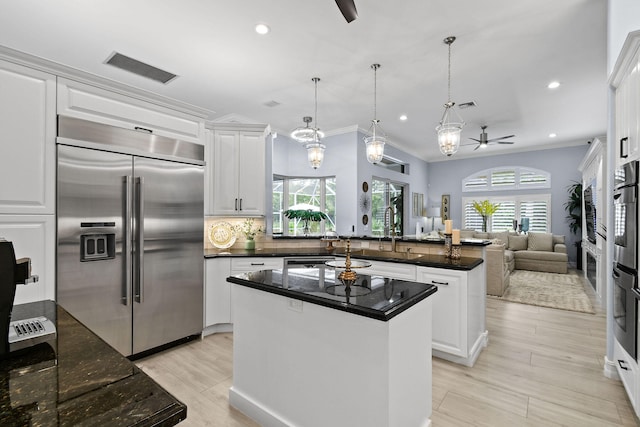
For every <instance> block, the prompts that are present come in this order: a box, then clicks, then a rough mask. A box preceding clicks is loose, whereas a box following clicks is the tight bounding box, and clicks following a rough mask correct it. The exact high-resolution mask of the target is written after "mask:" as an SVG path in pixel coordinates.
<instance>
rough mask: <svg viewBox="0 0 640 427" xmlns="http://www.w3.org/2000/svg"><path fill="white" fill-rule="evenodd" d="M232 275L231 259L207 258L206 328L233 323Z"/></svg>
mask: <svg viewBox="0 0 640 427" xmlns="http://www.w3.org/2000/svg"><path fill="white" fill-rule="evenodd" d="M230 275H231V260H230V259H229V258H207V259H206V260H205V307H204V327H205V328H206V327H207V326H212V325H216V324H221V323H231V284H230V283H229V282H227V277H229V276H230Z"/></svg>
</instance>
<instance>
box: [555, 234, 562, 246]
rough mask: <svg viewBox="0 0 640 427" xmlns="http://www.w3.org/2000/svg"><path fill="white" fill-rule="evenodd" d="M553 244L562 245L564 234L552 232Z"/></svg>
mask: <svg viewBox="0 0 640 427" xmlns="http://www.w3.org/2000/svg"><path fill="white" fill-rule="evenodd" d="M553 244H554V245H557V244H561V245H564V234H560V235H558V234H554V235H553Z"/></svg>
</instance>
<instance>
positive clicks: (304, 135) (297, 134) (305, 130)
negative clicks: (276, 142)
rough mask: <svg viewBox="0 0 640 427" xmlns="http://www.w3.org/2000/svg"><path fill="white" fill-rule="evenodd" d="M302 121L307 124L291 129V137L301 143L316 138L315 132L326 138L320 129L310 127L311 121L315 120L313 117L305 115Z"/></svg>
mask: <svg viewBox="0 0 640 427" xmlns="http://www.w3.org/2000/svg"><path fill="white" fill-rule="evenodd" d="M302 121H303V122H305V124H306V126H304V127H299V128H296V129H294V130H292V131H291V138H293V139H294V140H296V141H298V142H299V143H301V144H307V143H309V142H313V141H314V140H315V139H314V138H315V134H316V133H317V134H318V137H319V138H320V139H322V138H324V133H323V132H321V131H320V130H319V129H314V128H312V127H309V123H311V122H312V121H313V117H311V116H304V117H303V118H302Z"/></svg>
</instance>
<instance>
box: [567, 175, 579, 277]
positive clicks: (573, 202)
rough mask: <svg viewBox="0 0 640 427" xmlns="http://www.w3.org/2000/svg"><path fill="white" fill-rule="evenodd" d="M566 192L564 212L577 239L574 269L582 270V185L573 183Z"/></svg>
mask: <svg viewBox="0 0 640 427" xmlns="http://www.w3.org/2000/svg"><path fill="white" fill-rule="evenodd" d="M567 192H568V193H569V200H567V202H566V203H565V204H564V210H566V211H567V212H568V215H567V221H568V222H569V230H570V231H571V233H573V234H575V235H577V236H578V238H579V239H578V241H576V243H575V245H576V248H577V250H578V257H577V259H576V268H577V269H578V270H582V239H580V237H581V236H582V183H581V182H577V181H574V182H573V184H571V185H569V186H568V187H567Z"/></svg>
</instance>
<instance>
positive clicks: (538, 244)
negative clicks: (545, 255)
mask: <svg viewBox="0 0 640 427" xmlns="http://www.w3.org/2000/svg"><path fill="white" fill-rule="evenodd" d="M528 237H529V243H528V246H527V250H529V251H548V252H553V234H551V233H539V232H535V231H531V232H529V235H528Z"/></svg>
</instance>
